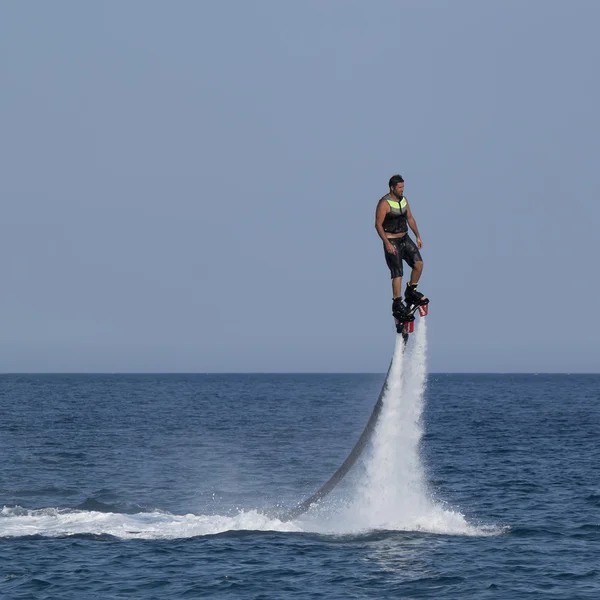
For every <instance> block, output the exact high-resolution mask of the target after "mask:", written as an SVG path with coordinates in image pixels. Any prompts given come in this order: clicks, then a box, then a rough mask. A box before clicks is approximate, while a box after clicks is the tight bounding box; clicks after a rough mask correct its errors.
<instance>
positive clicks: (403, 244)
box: [383, 234, 423, 279]
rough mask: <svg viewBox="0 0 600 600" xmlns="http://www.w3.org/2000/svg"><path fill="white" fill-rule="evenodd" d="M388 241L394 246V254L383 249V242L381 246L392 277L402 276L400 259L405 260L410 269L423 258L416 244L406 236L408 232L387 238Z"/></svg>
mask: <svg viewBox="0 0 600 600" xmlns="http://www.w3.org/2000/svg"><path fill="white" fill-rule="evenodd" d="M388 241H389V242H390V243H391V244H392V245H393V246H394V248H396V254H391V253H389V252H388V251H387V250H386V249H385V244H384V246H383V249H384V251H385V262H386V263H387V266H388V267H389V268H390V273H391V276H392V279H395V278H396V277H402V275H403V269H402V260H405V261H406V264H407V265H408V266H409V267H410V268H411V269H412V268H413V267H414V266H415V263H416V262H419V261H422V260H423V259H422V258H421V253H420V252H419V249H418V248H417V245H416V244H415V243H414V242H413V241H412V240H411V239H410V238H409V237H408V234H406V235H405V236H404V237H401V238H388Z"/></svg>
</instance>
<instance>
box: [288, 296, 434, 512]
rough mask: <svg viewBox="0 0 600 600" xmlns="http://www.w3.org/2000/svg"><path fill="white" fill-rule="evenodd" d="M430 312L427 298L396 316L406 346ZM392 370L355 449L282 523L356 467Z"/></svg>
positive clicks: (319, 498)
mask: <svg viewBox="0 0 600 600" xmlns="http://www.w3.org/2000/svg"><path fill="white" fill-rule="evenodd" d="M428 310H429V299H427V298H425V299H424V300H423V302H422V303H421V304H413V305H410V306H408V311H407V313H406V315H405V316H404V319H403V320H402V319H400V320H399V319H398V318H397V317H396V316H394V321H395V323H396V332H397V333H398V334H399V335H401V336H402V339H403V340H404V345H406V343H407V342H408V336H409V335H410V334H411V333H413V332H414V330H415V313H416V312H417V311H418V312H419V315H420V316H421V317H425V316H426V315H427V313H428ZM391 368H392V363H391V362H390V366H389V367H388V370H387V374H386V376H385V380H384V382H383V386H382V388H381V391H380V392H379V397H378V398H377V402H376V403H375V406H374V407H373V412H372V413H371V416H370V417H369V420H368V421H367V424H366V425H365V428H364V429H363V432H362V433H361V434H360V437H359V438H358V441H357V442H356V444H355V445H354V448H352V450H351V451H350V454H348V457H347V458H346V460H345V461H344V462H343V463H342V465H341V466H340V468H339V469H338V470H337V471H336V472H335V473H334V474H333V475H332V476H331V477H330V478H329V480H328V481H327V482H326V483H324V484H323V485H322V486H321V487H320V488H319V489H318V490H317V491H316V492H315V493H314V494H313V495H312V496H309V497H308V498H306V500H304V501H303V502H301V503H300V504H298V505H296V506H295V507H294V508H292V509H290V510H288V511H287V512H285V513H283V514H282V515H279V516H278V518H279V519H280V520H281V521H291V520H293V519H296V518H298V517H299V516H300V515H303V514H304V513H305V512H307V511H308V510H309V509H310V507H311V506H312V505H313V504H316V503H317V502H319V500H322V499H323V498H325V496H327V494H329V492H331V491H332V490H333V489H334V488H335V487H336V486H337V485H338V484H339V483H340V481H342V479H343V478H344V476H345V475H346V473H348V471H349V470H350V469H351V468H352V467H353V466H354V463H355V462H356V461H357V460H358V457H359V456H360V455H361V454H362V453H363V450H364V449H365V448H366V446H367V444H368V443H369V441H370V440H371V437H372V436H373V432H374V431H375V426H376V425H377V421H378V419H379V415H380V414H381V409H382V408H383V398H384V396H385V392H386V391H387V388H388V377H389V375H390V370H391Z"/></svg>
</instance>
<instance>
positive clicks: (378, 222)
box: [375, 200, 396, 254]
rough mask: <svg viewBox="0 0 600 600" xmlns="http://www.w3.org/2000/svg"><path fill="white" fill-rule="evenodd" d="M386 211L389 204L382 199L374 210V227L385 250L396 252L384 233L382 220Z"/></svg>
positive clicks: (391, 252) (388, 210)
mask: <svg viewBox="0 0 600 600" xmlns="http://www.w3.org/2000/svg"><path fill="white" fill-rule="evenodd" d="M388 212H390V206H389V204H388V203H387V202H385V201H384V200H380V201H379V204H378V205H377V210H376V211H375V229H376V230H377V233H378V235H379V237H380V238H381V239H382V240H383V245H384V246H385V250H386V252H388V253H389V254H396V248H394V246H393V245H392V244H391V243H390V242H389V240H388V239H387V237H386V235H385V231H384V230H383V221H384V219H385V216H386V215H387V214H388Z"/></svg>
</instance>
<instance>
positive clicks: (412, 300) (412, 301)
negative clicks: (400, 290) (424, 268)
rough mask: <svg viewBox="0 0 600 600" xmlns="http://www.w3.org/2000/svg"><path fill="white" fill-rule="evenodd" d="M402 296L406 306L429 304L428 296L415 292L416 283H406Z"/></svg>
mask: <svg viewBox="0 0 600 600" xmlns="http://www.w3.org/2000/svg"><path fill="white" fill-rule="evenodd" d="M404 298H405V299H406V304H407V305H408V306H424V305H425V304H429V298H427V297H426V296H424V295H423V294H421V292H417V284H416V283H415V284H410V283H407V284H406V291H405V292H404Z"/></svg>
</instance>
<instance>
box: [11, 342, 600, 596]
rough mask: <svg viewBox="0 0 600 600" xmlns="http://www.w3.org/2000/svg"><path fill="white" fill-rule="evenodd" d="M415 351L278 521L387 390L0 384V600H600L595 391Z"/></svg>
mask: <svg viewBox="0 0 600 600" xmlns="http://www.w3.org/2000/svg"><path fill="white" fill-rule="evenodd" d="M424 337H425V332H424V331H423V332H422V334H421V341H420V342H419V339H417V340H416V341H413V340H411V344H415V347H413V348H411V347H410V345H409V348H408V349H407V351H406V353H405V355H404V356H397V357H396V359H397V361H398V362H397V364H396V366H395V367H394V368H395V371H394V370H393V369H392V372H391V375H390V377H392V378H393V381H392V382H391V383H390V382H388V383H389V389H388V390H387V393H386V396H385V397H384V410H383V412H382V415H381V418H380V422H379V425H378V428H377V430H376V432H375V434H374V437H373V439H372V440H371V443H370V444H369V446H368V448H367V450H366V452H365V454H364V455H363V456H362V457H361V459H360V460H359V462H358V463H357V465H355V467H354V468H353V469H352V470H351V471H350V473H349V474H348V476H347V477H346V478H345V479H344V481H343V483H342V484H341V485H340V487H339V488H337V489H336V490H334V491H333V492H332V494H331V495H330V496H328V497H327V498H326V499H325V500H323V501H322V502H321V503H320V504H318V505H317V506H316V507H314V508H313V509H311V510H310V511H309V512H308V513H306V514H304V515H302V516H301V517H299V518H298V519H296V520H293V521H289V522H288V521H285V520H281V518H280V517H281V516H282V515H283V514H284V513H285V510H286V509H289V508H291V507H293V506H294V505H296V504H297V503H298V502H300V501H302V500H303V499H304V498H306V497H307V496H309V495H310V494H312V493H313V492H314V491H315V490H316V489H317V488H318V487H320V486H321V485H322V484H323V483H324V482H325V481H326V480H327V479H328V478H329V476H330V475H331V474H332V473H333V472H334V471H335V470H336V469H337V468H338V467H339V466H340V464H341V463H342V462H343V461H344V459H345V458H346V456H347V455H348V453H349V451H350V450H351V449H352V447H353V445H354V443H355V442H356V440H357V439H358V437H359V436H360V434H361V432H362V430H363V427H364V426H365V424H366V422H367V420H368V419H369V416H370V414H371V411H372V409H373V406H374V404H375V401H376V400H377V397H378V395H379V392H380V389H381V387H382V384H383V382H384V377H385V374H384V373H382V374H349V375H348V374H343V375H336V374H329V375H324V374H306V375H296V374H293V375H269V374H259V375H251V374H247V375H246V374H244V375H233V374H232V375H210V374H209V375H2V376H0V408H1V413H0V451H1V457H2V459H1V461H0V507H3V508H2V511H1V513H0V598H2V599H6V600H9V599H11V600H12V599H15V600H16V599H52V600H55V599H60V600H71V599H72V600H82V599H85V600H88V599H95V598H98V599H103V600H105V599H131V598H143V599H154V598H156V599H161V600H165V599H170V598H224V599H225V598H255V599H266V598H269V599H271V598H272V599H282V600H285V599H288V598H303V599H304V598H306V599H309V598H327V599H328V600H335V599H349V598H435V599H440V598H453V599H456V598H461V599H464V598H515V599H516V598H557V599H559V598H560V599H570V598H573V599H575V598H590V599H598V598H600V451H599V434H600V409H599V401H600V376H599V375H542V374H540V375H444V374H427V372H426V346H425V344H424V341H425V340H424ZM419 343H420V344H421V345H420V346H418V344H419ZM396 354H397V355H398V352H397V353H396ZM400 354H401V353H400ZM382 367H387V365H384V366H382ZM382 370H383V369H382Z"/></svg>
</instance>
